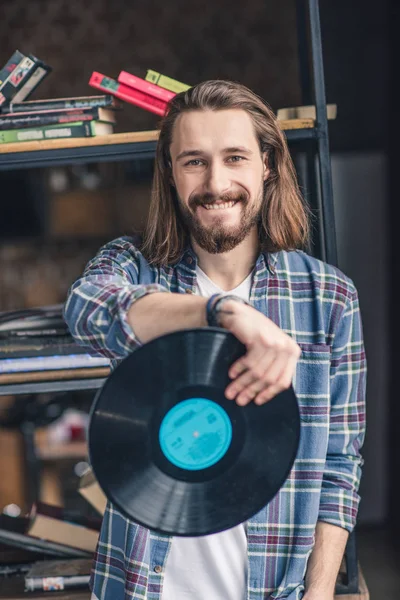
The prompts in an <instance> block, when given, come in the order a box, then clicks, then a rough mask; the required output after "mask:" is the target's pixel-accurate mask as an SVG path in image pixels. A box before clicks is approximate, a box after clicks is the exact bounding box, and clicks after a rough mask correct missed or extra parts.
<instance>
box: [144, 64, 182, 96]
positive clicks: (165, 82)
mask: <svg viewBox="0 0 400 600" xmlns="http://www.w3.org/2000/svg"><path fill="white" fill-rule="evenodd" d="M146 81H151V82H152V83H154V84H155V85H158V86H160V87H162V88H164V89H166V90H170V91H171V92H175V93H176V94H179V93H180V92H186V90H188V89H189V88H190V87H191V86H190V85H186V83H182V82H181V81H177V80H176V79H172V77H167V76H166V75H161V74H160V73H158V72H157V71H152V70H151V69H149V70H148V71H147V75H146Z"/></svg>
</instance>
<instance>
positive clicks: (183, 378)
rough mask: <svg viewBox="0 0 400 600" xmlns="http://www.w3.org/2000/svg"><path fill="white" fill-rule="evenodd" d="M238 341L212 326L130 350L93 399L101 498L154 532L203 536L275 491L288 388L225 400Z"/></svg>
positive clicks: (292, 409)
mask: <svg viewBox="0 0 400 600" xmlns="http://www.w3.org/2000/svg"><path fill="white" fill-rule="evenodd" d="M244 353H245V347H244V346H243V345H242V344H241V343H240V342H239V341H238V340H237V339H236V338H235V337H234V336H233V335H232V334H231V333H229V332H227V331H226V330H223V329H219V328H201V329H191V330H184V331H178V332H175V333H171V334H168V335H165V336H162V337H159V338H157V339H155V340H153V341H151V342H149V343H147V344H145V345H143V346H141V347H140V348H138V349H137V350H134V351H133V352H132V354H131V355H129V356H128V357H127V358H126V359H124V360H123V361H122V362H121V363H120V364H119V365H118V367H117V368H116V369H115V371H114V372H113V373H112V374H111V375H110V376H109V378H108V379H107V381H106V382H105V384H104V386H103V388H102V389H101V390H100V391H99V392H98V394H97V396H96V399H95V402H94V404H93V408H92V412H91V417H90V425H89V456H90V461H91V464H92V468H93V470H94V473H95V475H96V478H97V480H98V482H99V484H100V486H101V487H102V489H103V490H104V493H105V494H106V496H107V497H108V499H109V500H110V501H111V502H112V503H113V504H114V505H115V506H116V508H117V509H118V510H119V511H120V512H121V513H122V514H124V515H125V516H126V517H128V518H129V519H132V520H133V521H135V522H136V523H139V524H141V525H144V526H145V527H148V528H149V529H152V530H154V531H158V532H160V533H165V534H170V535H179V536H200V535H207V534H210V533H217V532H219V531H223V530H225V529H229V528H231V527H234V526H235V525H238V524H239V523H242V522H244V521H246V520H247V519H248V518H250V517H251V516H253V515H254V514H256V513H257V512H258V511H259V510H261V509H262V508H263V507H264V506H265V505H266V504H267V503H268V502H269V501H270V500H271V499H272V498H273V497H274V496H275V494H276V493H277V492H278V490H279V488H280V487H281V486H282V484H283V483H284V481H285V479H286V478H287V476H288V474H289V471H290V469H291V467H292V465H293V462H294V459H295V456H296V453H297V448H298V443H299V435H300V419H299V411H298V406H297V400H296V397H295V394H294V391H293V389H292V388H290V389H288V390H286V391H285V392H283V393H281V394H278V395H277V396H276V397H275V398H273V399H272V400H271V401H270V402H268V403H266V404H264V405H262V406H257V405H256V404H255V403H254V402H251V403H250V404H248V405H247V406H245V407H240V406H238V405H237V404H236V403H235V402H234V401H233V400H227V399H226V398H225V395H224V390H225V388H226V387H227V385H228V383H229V382H230V378H229V376H228V370H229V367H230V366H231V365H232V364H233V362H234V361H236V360H237V359H238V358H239V357H240V356H242V355H243V354H244Z"/></svg>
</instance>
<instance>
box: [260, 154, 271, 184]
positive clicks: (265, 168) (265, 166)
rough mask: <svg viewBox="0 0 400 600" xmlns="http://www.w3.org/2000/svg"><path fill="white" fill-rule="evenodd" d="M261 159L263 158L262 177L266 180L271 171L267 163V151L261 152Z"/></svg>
mask: <svg viewBox="0 0 400 600" xmlns="http://www.w3.org/2000/svg"><path fill="white" fill-rule="evenodd" d="M262 160H263V179H264V181H266V180H267V179H268V177H269V174H270V172H271V169H270V168H269V164H268V153H267V152H263V154H262Z"/></svg>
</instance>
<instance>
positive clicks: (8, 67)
mask: <svg viewBox="0 0 400 600" xmlns="http://www.w3.org/2000/svg"><path fill="white" fill-rule="evenodd" d="M23 58H25V54H22V52H20V51H19V50H16V51H15V52H14V53H13V55H12V56H11V57H10V58H9V59H8V61H7V62H6V64H5V65H4V67H2V68H1V69H0V89H1V85H2V83H3V82H4V80H5V79H7V77H8V76H9V75H10V73H12V72H13V71H14V70H15V69H16V68H17V66H18V65H19V63H20V62H21V60H22V59H23Z"/></svg>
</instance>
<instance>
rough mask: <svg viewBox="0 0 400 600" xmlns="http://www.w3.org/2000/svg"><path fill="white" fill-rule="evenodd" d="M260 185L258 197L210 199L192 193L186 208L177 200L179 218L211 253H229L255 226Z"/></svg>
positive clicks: (241, 194) (229, 195)
mask: <svg viewBox="0 0 400 600" xmlns="http://www.w3.org/2000/svg"><path fill="white" fill-rule="evenodd" d="M262 198H263V185H262V183H261V188H260V190H259V192H258V198H256V199H255V200H251V199H250V198H249V195H248V194H246V193H245V192H244V191H240V192H237V193H233V192H231V193H226V194H221V195H220V196H216V197H215V196H213V195H212V194H210V193H206V194H203V195H201V194H193V195H192V196H191V197H190V198H189V203H188V206H187V205H186V204H184V203H183V202H182V201H179V206H180V210H181V215H182V218H183V220H184V222H185V224H186V227H187V228H188V231H189V233H190V235H191V236H192V237H193V239H194V240H195V242H197V244H198V245H199V246H200V248H202V249H203V250H205V251H206V252H208V253H210V254H220V253H225V252H229V251H230V250H232V249H233V248H235V247H236V246H238V245H239V244H240V243H241V242H243V240H244V239H245V238H246V237H247V236H248V235H249V233H250V231H251V230H252V229H253V228H254V227H256V226H257V225H258V222H259V219H260V210H261V203H262Z"/></svg>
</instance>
